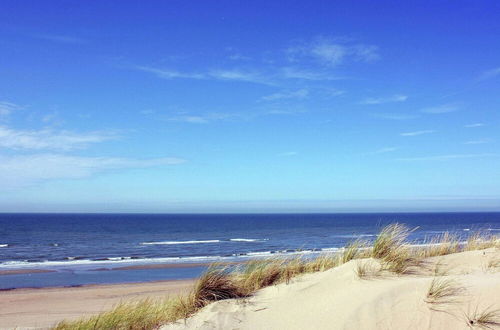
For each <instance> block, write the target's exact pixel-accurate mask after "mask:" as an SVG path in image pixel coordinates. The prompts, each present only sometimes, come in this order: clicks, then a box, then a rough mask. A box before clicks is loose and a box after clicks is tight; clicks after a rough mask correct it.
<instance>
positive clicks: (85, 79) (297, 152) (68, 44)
mask: <svg viewBox="0 0 500 330" xmlns="http://www.w3.org/2000/svg"><path fill="white" fill-rule="evenodd" d="M499 35H500V3H497V2H493V1H433V2H424V1H421V2H418V1H411V2H410V1H377V2H374V1H366V2H365V1H356V2H353V1H335V2H332V1H310V2H307V3H306V2H303V1H287V2H286V3H285V2H281V1H280V2H271V1H148V2H146V1H85V2H84V1H49V2H47V1H9V0H6V1H2V2H1V4H0V182H1V183H0V210H2V211H9V212H12V211H63V212H81V211H83V212H117V211H122V212H270V211H272V212H295V211H304V212H315V211H317V212H322V211H401V210H408V211H434V210H449V211H452V210H458V211H460V210H499V209H500V166H499V165H500V149H499V141H500V129H499V127H500V112H499V110H500V108H499V106H500V99H499V95H500V38H498V36H499Z"/></svg>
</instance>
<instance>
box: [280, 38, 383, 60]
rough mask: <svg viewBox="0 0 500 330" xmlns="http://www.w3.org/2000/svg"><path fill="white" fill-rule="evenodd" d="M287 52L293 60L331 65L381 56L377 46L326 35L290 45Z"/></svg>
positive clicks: (376, 58)
mask: <svg viewBox="0 0 500 330" xmlns="http://www.w3.org/2000/svg"><path fill="white" fill-rule="evenodd" d="M287 54H288V58H289V60H290V61H291V62H298V61H302V60H304V59H313V60H315V61H317V62H319V63H320V64H323V65H326V66H330V67H333V66H338V65H340V64H342V63H344V62H346V61H347V60H350V61H355V62H372V61H376V60H378V59H379V58H380V55H379V53H378V47H377V46H374V45H366V44H355V43H352V42H351V41H349V40H345V39H344V40H341V39H334V38H324V37H320V38H316V39H315V40H313V41H312V42H305V43H304V42H303V43H299V44H298V45H295V46H293V47H289V48H288V49H287Z"/></svg>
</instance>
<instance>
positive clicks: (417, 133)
mask: <svg viewBox="0 0 500 330" xmlns="http://www.w3.org/2000/svg"><path fill="white" fill-rule="evenodd" d="M434 132H436V131H434V130H422V131H413V132H404V133H401V134H399V135H401V136H418V135H424V134H431V133H434Z"/></svg>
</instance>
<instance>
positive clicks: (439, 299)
mask: <svg viewBox="0 0 500 330" xmlns="http://www.w3.org/2000/svg"><path fill="white" fill-rule="evenodd" d="M462 291H463V289H462V288H461V287H460V285H459V283H458V282H457V281H455V280H452V279H448V278H442V277H434V278H433V279H432V282H431V285H430V287H429V290H427V295H426V302H428V303H431V304H443V303H455V302H457V299H456V298H457V296H459V295H460V294H461V292H462Z"/></svg>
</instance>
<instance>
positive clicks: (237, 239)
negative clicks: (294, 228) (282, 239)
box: [230, 238, 269, 242]
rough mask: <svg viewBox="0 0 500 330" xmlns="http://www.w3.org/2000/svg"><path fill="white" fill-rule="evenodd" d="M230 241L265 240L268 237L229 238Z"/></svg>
mask: <svg viewBox="0 0 500 330" xmlns="http://www.w3.org/2000/svg"><path fill="white" fill-rule="evenodd" d="M230 241H231V242H265V241H269V239H268V238H231V239H230Z"/></svg>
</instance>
